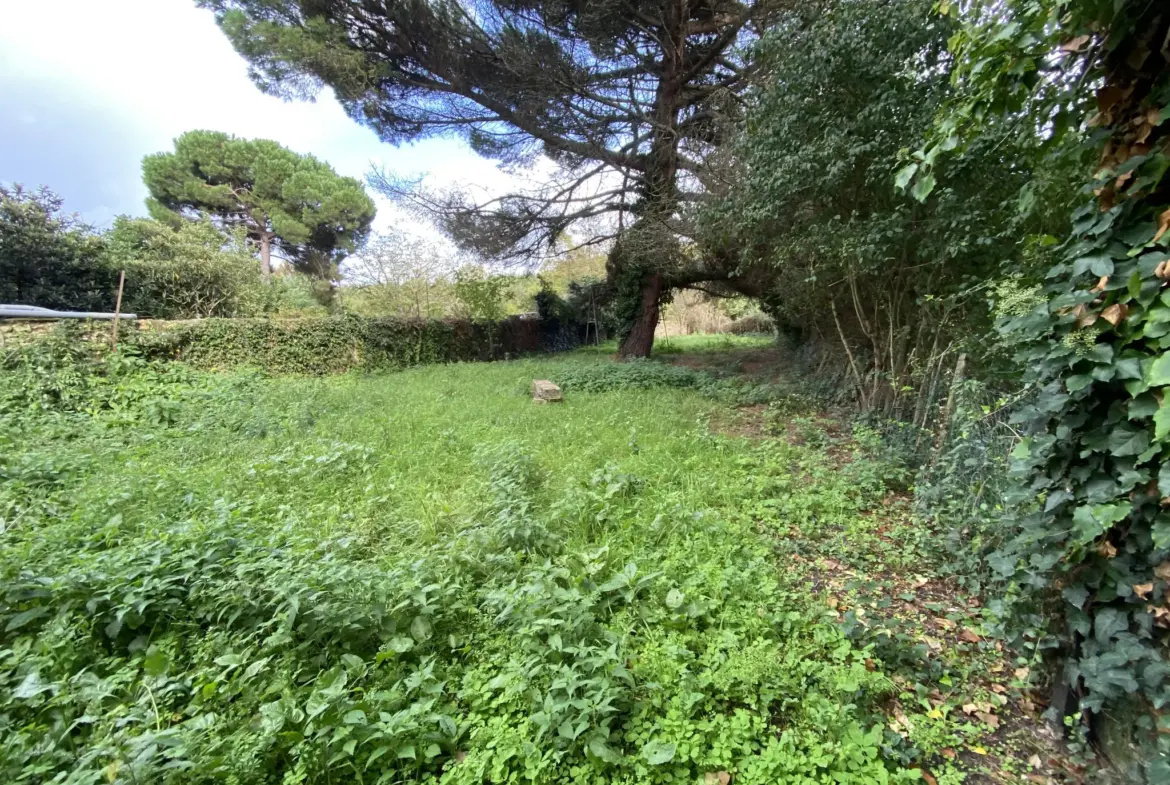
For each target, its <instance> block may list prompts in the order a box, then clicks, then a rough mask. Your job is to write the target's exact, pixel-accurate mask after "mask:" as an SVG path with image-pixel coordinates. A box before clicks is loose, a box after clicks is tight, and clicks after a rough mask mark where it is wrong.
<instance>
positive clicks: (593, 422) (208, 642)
mask: <svg viewBox="0 0 1170 785" xmlns="http://www.w3.org/2000/svg"><path fill="white" fill-rule="evenodd" d="M740 340H742V339H740ZM111 362H112V363H113V364H112V365H111ZM54 363H56V364H54ZM615 369H616V370H615ZM21 373H23V374H25V375H24V376H22V377H20V380H18V381H16V382H14V381H13V380H16V379H17V378H18V375H16V374H9V375H8V376H6V377H5V379H6V380H7V381H0V423H2V425H0V525H2V526H3V530H4V531H3V536H2V538H0V570H2V572H0V585H2V588H0V630H3V632H2V633H0V734H2V736H3V738H4V739H5V741H6V743H5V745H4V747H3V752H0V776H2V777H3V780H4V781H5V782H12V783H41V782H63V783H64V782H68V783H82V782H85V783H90V782H110V783H144V782H152V783H153V782H173V783H180V782H181V783H202V782H206V783H211V782H215V783H222V782H231V783H297V782H313V783H317V782H322V783H324V782H364V783H390V782H395V783H397V782H443V783H481V782H494V783H495V782H532V783H599V784H600V783H611V782H618V783H634V782H639V783H641V782H646V783H672V782H678V783H691V782H705V783H711V782H725V781H726V779H725V778H726V777H734V778H735V781H736V782H737V783H772V782H785V783H810V784H811V783H842V784H843V785H848V783H856V784H857V785H861V784H862V783H866V784H868V783H888V782H909V781H915V780H916V779H918V776H919V775H918V772H917V771H916V770H915V769H914V766H916V765H919V764H920V763H922V762H923V761H927V760H931V759H937V758H938V756H939V755H940V753H941V752H943V751H944V750H947V749H949V746H948V745H959V744H961V743H964V742H965V741H971V740H974V739H978V738H979V737H980V734H981V733H982V731H980V730H978V729H976V728H973V727H971V726H969V725H968V726H966V727H965V728H964V727H963V726H962V725H960V724H959V723H957V722H955V721H953V720H951V719H950V718H949V717H948V716H944V714H943V713H940V712H949V711H950V707H951V705H952V704H954V705H958V703H962V702H963V700H964V698H963V697H962V696H961V695H958V694H956V695H954V696H953V697H948V698H947V699H946V701H945V702H943V701H935V700H934V698H931V697H923V698H922V701H923V702H922V706H921V707H914V706H911V705H910V702H911V701H913V700H914V699H915V698H914V696H915V695H916V693H915V691H914V690H915V689H917V688H913V687H912V686H910V685H909V684H908V683H907V681H906V679H907V675H906V674H908V673H909V674H916V673H919V672H922V673H925V675H924V676H922V678H923V679H929V678H951V675H952V674H953V672H954V670H953V669H951V670H947V669H943V670H939V669H938V668H935V670H933V671H921V667H920V664H917V663H916V661H915V660H914V657H913V656H912V652H911V651H910V650H909V648H908V647H910V646H912V642H911V643H908V644H905V645H903V644H902V643H900V640H901V639H900V638H898V637H897V636H894V635H892V634H887V630H886V628H885V627H881V628H880V629H873V628H870V627H867V626H866V624H865V623H864V622H859V617H856V616H853V615H851V614H850V613H845V615H844V616H842V613H843V611H844V608H843V607H837V606H836V605H826V604H825V602H824V599H823V596H822V595H823V592H822V591H810V590H809V588H810V584H809V580H810V577H812V578H815V572H814V573H810V568H809V566H808V565H810V564H812V563H813V562H810V560H817V559H822V558H823V554H827V553H834V554H836V555H837V558H840V559H842V560H846V559H848V560H849V561H850V563H851V564H852V565H856V566H859V567H865V568H872V569H873V570H874V571H875V572H876V571H879V570H880V569H881V567H882V566H883V565H885V564H892V565H895V566H898V567H904V568H907V569H911V568H914V567H916V566H920V565H917V564H916V559H917V555H916V552H915V551H913V549H907V547H905V546H899V545H896V544H891V543H888V542H887V539H888V538H886V537H885V536H884V535H880V534H875V533H874V532H875V530H876V531H879V532H880V531H882V530H881V529H879V528H878V527H877V524H876V523H874V520H873V517H872V516H870V515H868V514H867V513H866V511H867V510H869V509H871V508H873V507H875V506H876V505H878V504H879V502H880V500H881V499H882V495H883V493H884V491H885V489H884V486H883V482H882V479H881V472H880V471H879V469H880V467H875V466H874V465H873V464H872V462H867V460H866V459H865V458H864V456H860V457H858V459H857V460H856V461H854V465H853V466H852V467H851V468H849V469H848V470H847V471H841V470H840V467H839V466H837V465H835V464H834V462H833V459H832V455H831V454H830V452H827V451H826V450H825V449H823V448H825V447H826V446H831V445H828V443H827V442H818V443H817V444H810V445H808V446H799V445H795V444H790V443H789V442H787V441H785V440H782V439H764V440H759V441H749V440H746V439H738V438H728V437H723V436H719V435H716V434H713V433H712V431H711V429H709V428H708V427H707V420H708V418H709V417H710V416H711V415H712V413H713V411H714V410H716V409H718V408H720V407H725V406H726V404H725V403H722V402H721V401H723V400H725V399H726V396H727V395H728V394H729V393H728V392H727V391H728V390H729V389H733V388H730V387H727V386H726V385H721V384H716V383H714V382H713V381H712V377H710V376H709V375H708V374H705V373H700V372H695V371H691V370H688V369H685V368H673V369H670V368H664V367H663V366H654V365H652V364H647V363H632V364H627V365H614V364H612V363H610V362H609V361H608V360H606V359H604V358H600V357H597V356H596V355H595V354H592V353H578V354H576V355H574V356H569V357H561V358H553V359H543V360H527V361H520V362H511V363H496V364H488V365H448V366H430V367H425V368H419V369H415V370H411V371H407V372H403V373H398V374H392V375H384V376H373V377H369V376H356V375H351V376H340V377H332V378H325V379H319V378H318V379H304V378H268V379H265V378H261V377H258V376H250V375H242V374H234V375H222V376H213V375H205V374H200V373H197V372H192V371H186V370H183V369H181V368H179V367H174V366H172V367H170V368H167V369H158V368H154V367H147V366H141V365H138V364H135V363H134V362H133V361H130V360H126V359H124V358H115V359H114V360H112V361H111V360H109V359H107V360H103V361H101V362H98V363H90V364H88V365H87V364H86V362H85V360H84V358H82V357H74V358H73V359H72V360H61V361H60V362H57V361H51V362H50V361H47V360H44V358H41V359H40V360H37V359H36V358H33V360H32V361H30V363H29V364H26V366H23V371H22V372H21ZM29 374H31V376H29ZM38 374H39V376H38ZM30 378H39V379H40V380H41V381H40V382H39V383H38V386H37V387H36V390H38V391H39V392H37V393H36V395H32V396H30V395H27V394H24V393H21V392H20V390H25V389H26V388H25V387H24V386H23V385H24V383H25V382H26V381H27V380H28V379H30ZM533 378H552V379H559V380H567V381H568V383H567V384H566V389H567V401H566V402H565V403H564V404H560V405H546V406H534V405H533V404H532V402H531V400H530V399H529V398H528V395H527V393H526V388H527V385H528V383H529V382H530V381H531V380H532V379H533ZM573 380H576V382H574V381H573ZM712 384H714V387H712V386H711V385H712ZM55 390H56V391H57V392H54V391H55ZM62 390H63V391H65V392H66V393H67V394H64V395H62V394H59V393H60V391H62ZM589 390H593V391H592V392H591V391H589ZM712 390H714V394H712ZM111 391H115V392H111ZM733 391H734V390H733ZM115 393H116V394H115ZM895 536H896V537H899V536H901V534H896V535H895ZM870 546H873V547H872V548H871V547H870ZM870 551H872V554H876V555H871V554H870ZM849 554H852V556H850V555H849ZM867 560H868V561H867ZM816 563H817V564H821V562H816ZM838 566H839V567H840V566H841V565H838ZM843 569H845V570H848V569H851V567H849V566H846V567H844V568H843ZM834 591H836V590H834ZM839 593H840V595H841V597H842V598H843V599H842V601H843V602H844V601H846V600H845V599H844V598H847V597H848V598H858V599H857V602H858V603H860V602H861V599H859V597H860V595H859V593H858V591H857V590H856V589H855V588H850V587H844V586H842V587H841V590H840V592H839ZM848 601H849V602H853V601H854V599H849V600H848ZM887 662H888V663H889V665H890V667H897V668H900V669H901V670H890V669H889V668H887V665H886V663H887ZM907 662H909V663H910V665H909V666H907V665H906V663H907ZM908 668H909V669H908ZM915 669H918V670H915ZM920 687H921V685H920ZM921 689H922V690H923V692H922V695H924V696H925V695H926V693H927V692H929V687H921ZM932 694H934V695H937V690H936V691H935V692H934V693H932ZM891 706H893V707H894V710H895V712H896V714H897V715H898V716H900V717H902V719H905V720H907V722H908V725H899V724H898V723H899V722H900V720H898V719H897V718H896V717H895V718H894V719H891V718H890V714H891ZM903 706H905V708H904V709H903V708H902V707H903ZM940 707H941V709H940ZM928 713H930V716H927V715H928ZM907 715H908V716H907ZM910 724H912V725H914V727H915V728H916V729H912V728H910V727H909V725H910ZM952 752H953V751H952ZM956 765H957V764H956ZM946 766H947V768H946V770H947V771H948V772H951V775H948V778H947V779H946V781H947V782H949V783H955V782H959V781H960V779H961V775H959V774H958V773H957V771H958V770H957V769H955V768H954V766H952V765H951V764H950V763H947V764H946Z"/></svg>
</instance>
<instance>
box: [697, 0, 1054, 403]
mask: <svg viewBox="0 0 1170 785" xmlns="http://www.w3.org/2000/svg"><path fill="white" fill-rule="evenodd" d="M931 6H932V3H931V2H930V0H894V1H893V2H881V3H875V2H869V1H868V0H828V1H826V2H814V3H805V4H800V5H799V6H796V7H794V8H793V9H792V10H789V11H785V12H782V13H780V14H779V15H778V17H777V20H776V23H775V25H774V26H773V27H772V28H771V29H770V30H769V32H768V34H767V35H765V36H764V37H763V38H762V40H761V41H760V43H759V45H758V46H757V47H756V51H755V53H754V58H755V62H756V65H757V67H758V68H759V69H760V71H761V74H762V76H763V78H762V79H761V81H760V83H759V84H758V85H757V87H756V89H755V91H754V98H755V101H754V103H753V105H752V110H751V112H750V114H749V115H748V118H747V122H746V125H745V128H744V129H743V132H742V133H741V135H740V136H739V138H738V140H737V143H736V148H735V149H736V152H737V153H738V155H739V156H740V157H741V159H742V164H741V166H740V167H739V168H738V169H737V170H736V171H735V175H736V176H735V177H734V178H732V179H731V183H732V185H731V187H730V190H729V193H728V195H727V197H726V198H724V199H722V200H720V201H718V202H716V203H714V204H713V205H712V206H711V207H709V208H708V209H707V210H706V211H705V212H704V213H703V214H701V216H700V217H701V225H702V227H703V241H704V244H705V246H706V247H707V248H708V249H709V250H710V253H712V254H713V255H715V256H716V257H718V255H719V254H720V253H723V254H730V255H731V256H732V257H733V258H735V259H736V260H737V262H738V264H739V271H737V276H742V277H745V278H747V279H748V280H753V279H754V280H756V281H757V282H758V283H757V288H758V289H760V290H761V291H760V295H761V304H762V307H763V308H764V310H765V312H766V313H768V315H770V316H772V317H773V318H774V320H775V322H776V324H777V326H778V327H779V329H780V330H781V332H783V333H785V334H787V335H789V336H791V337H792V338H793V339H794V340H796V341H799V342H812V341H814V340H815V341H816V343H817V344H818V346H817V347H816V348H817V349H818V350H819V353H820V355H821V356H820V357H818V358H816V360H815V361H814V363H813V365H814V366H820V367H822V371H821V372H820V373H818V374H816V375H818V376H819V375H822V374H823V373H824V370H823V368H824V366H828V367H829V368H831V369H832V370H833V371H836V370H837V369H844V370H845V371H846V372H847V373H848V374H849V379H848V380H834V382H835V384H834V386H835V387H836V389H837V390H838V391H841V390H842V389H846V390H847V393H848V394H851V395H852V396H853V397H855V398H856V401H857V404H858V405H859V407H860V408H861V409H865V410H869V409H873V410H877V411H878V412H880V413H882V414H883V415H884V416H887V417H899V418H901V419H905V420H914V419H915V418H917V420H918V421H917V422H916V424H922V422H921V414H922V410H923V406H922V404H923V402H924V399H925V398H926V397H929V394H930V389H929V388H930V387H931V384H932V380H933V379H934V378H936V377H937V373H938V363H939V362H940V360H941V357H942V356H944V355H945V354H946V353H947V352H948V351H951V350H952V349H953V347H954V346H955V345H961V346H962V347H963V349H962V350H963V351H966V352H967V353H969V354H970V355H972V357H973V358H977V357H978V358H981V355H982V353H983V347H984V345H985V344H986V343H987V342H983V341H979V340H978V339H974V340H973V339H972V337H971V336H980V335H983V334H984V332H985V331H986V330H988V329H989V328H990V322H991V320H990V317H989V315H988V313H987V310H986V308H985V305H986V298H985V297H984V296H983V295H982V293H981V292H982V290H983V289H984V288H985V287H986V286H987V281H988V280H989V279H995V278H997V277H998V276H999V275H1000V274H1001V273H1000V271H1001V270H1002V269H1003V268H1004V266H1005V265H1007V266H1009V267H1012V268H1016V267H1019V266H1020V264H1021V263H1020V260H1019V257H1020V248H1021V245H1020V243H1019V242H1018V240H1019V238H1020V236H1021V234H1032V233H1041V232H1043V231H1047V230H1050V229H1053V228H1054V227H1056V226H1059V225H1061V224H1062V222H1063V221H1064V220H1065V218H1064V215H1065V214H1064V212H1063V210H1064V209H1065V207H1066V205H1068V204H1069V203H1070V198H1071V197H1072V195H1073V194H1072V189H1071V188H1069V187H1068V185H1067V179H1065V180H1063V181H1059V182H1057V181H1056V180H1057V178H1052V177H1050V176H1049V174H1048V173H1047V169H1046V168H1045V166H1046V165H1047V163H1046V162H1045V161H1044V160H1043V159H1042V158H1041V157H1040V156H1039V155H1037V154H1035V145H1034V144H1027V143H1024V142H1021V141H1020V140H1019V139H1018V137H1016V136H1014V135H1009V134H1006V133H1005V132H1002V131H998V130H997V132H993V130H990V129H989V130H988V131H987V132H986V133H984V134H983V135H982V136H979V137H977V138H975V139H973V140H972V143H971V146H970V151H969V155H968V156H966V157H965V158H964V159H963V160H962V163H961V165H957V166H956V167H954V168H952V169H950V170H948V171H947V172H946V173H942V172H940V173H939V174H938V175H937V180H938V183H937V187H936V188H935V190H934V192H933V195H932V197H931V199H930V201H929V203H928V204H926V205H921V204H919V203H918V202H917V201H916V200H915V199H913V198H911V197H910V196H908V195H905V194H899V193H898V192H897V190H896V189H895V188H894V187H893V184H892V183H891V179H892V172H893V170H894V169H895V168H896V167H898V166H899V162H900V161H902V159H903V158H904V156H905V155H906V150H907V149H913V148H915V147H917V146H918V145H919V144H920V142H921V140H922V139H923V138H924V137H925V136H926V135H927V134H928V133H930V132H931V130H932V127H933V121H934V118H935V116H936V113H937V112H938V111H939V109H940V107H942V106H943V105H944V102H945V101H946V100H947V98H948V96H949V95H950V93H951V89H952V88H951V87H950V85H949V84H948V78H949V75H950V72H951V69H952V67H953V63H952V61H951V59H950V56H949V54H948V52H947V51H946V48H947V41H948V37H949V36H950V35H951V34H952V33H953V32H954V30H955V23H954V21H953V20H950V19H948V18H946V17H940V16H938V15H935V14H933V13H932V12H931ZM1025 186H1027V187H1029V188H1031V189H1032V196H1033V208H1032V209H1031V210H1030V211H1028V212H1027V213H1026V214H1019V213H1018V212H1017V211H1016V210H1015V209H1014V207H1015V204H1016V203H1017V200H1018V196H1019V194H1020V189H1021V188H1023V187H1025ZM745 270H746V272H745ZM846 348H847V349H849V351H850V352H851V354H852V356H851V357H850V356H847V354H846V352H845V351H844V349H846ZM841 382H844V384H842V383H841Z"/></svg>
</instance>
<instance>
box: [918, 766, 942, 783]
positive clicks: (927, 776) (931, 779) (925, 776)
mask: <svg viewBox="0 0 1170 785" xmlns="http://www.w3.org/2000/svg"><path fill="white" fill-rule="evenodd" d="M922 779H923V781H924V782H926V785H938V780H936V779H935V778H934V775H933V774H931V773H930V772H929V771H927V770H926V769H923V770H922Z"/></svg>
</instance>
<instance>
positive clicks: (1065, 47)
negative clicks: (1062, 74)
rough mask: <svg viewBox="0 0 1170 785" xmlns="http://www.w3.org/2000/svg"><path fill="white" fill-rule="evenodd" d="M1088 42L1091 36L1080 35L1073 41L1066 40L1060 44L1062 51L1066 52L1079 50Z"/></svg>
mask: <svg viewBox="0 0 1170 785" xmlns="http://www.w3.org/2000/svg"><path fill="white" fill-rule="evenodd" d="M1087 43H1089V36H1087V35H1078V36H1077V37H1076V38H1074V39H1072V40H1071V41H1065V42H1064V43H1063V44H1061V45H1060V48H1061V50H1062V51H1065V52H1079V51H1080V49H1081V47H1082V46H1084V45H1085V44H1087Z"/></svg>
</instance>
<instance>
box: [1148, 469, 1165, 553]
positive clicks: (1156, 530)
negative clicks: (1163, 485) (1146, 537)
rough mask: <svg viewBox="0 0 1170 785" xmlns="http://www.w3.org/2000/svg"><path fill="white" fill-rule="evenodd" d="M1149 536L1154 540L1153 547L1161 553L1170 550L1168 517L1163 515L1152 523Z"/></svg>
mask: <svg viewBox="0 0 1170 785" xmlns="http://www.w3.org/2000/svg"><path fill="white" fill-rule="evenodd" d="M1159 485H1160V484H1159ZM1150 536H1151V537H1152V538H1153V540H1154V547H1155V548H1157V549H1158V550H1160V551H1162V550H1166V549H1167V548H1170V517H1168V516H1167V515H1166V514H1165V513H1163V514H1162V515H1159V516H1158V517H1157V519H1156V520H1155V521H1154V526H1153V529H1152V530H1151V531H1150Z"/></svg>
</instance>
